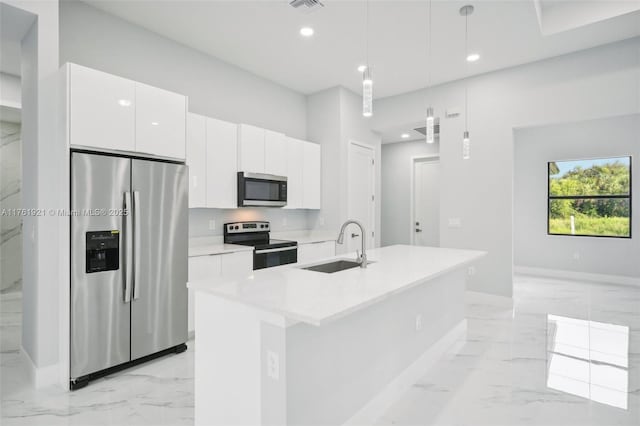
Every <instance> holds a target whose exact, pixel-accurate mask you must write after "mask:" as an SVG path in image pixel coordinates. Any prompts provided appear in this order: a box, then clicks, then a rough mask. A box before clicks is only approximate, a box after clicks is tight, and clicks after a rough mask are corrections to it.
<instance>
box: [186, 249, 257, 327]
mask: <svg viewBox="0 0 640 426" xmlns="http://www.w3.org/2000/svg"><path fill="white" fill-rule="evenodd" d="M251 271H253V251H240V252H235V253H222V254H212V255H209V256H194V257H190V258H189V281H198V280H206V279H210V278H216V277H220V276H223V275H234V274H249V273H251ZM194 302H195V301H194V294H193V291H192V290H191V289H189V307H188V309H189V321H188V323H189V325H188V329H189V332H192V331H194V330H195V324H194V312H193V309H194V307H195V303H194Z"/></svg>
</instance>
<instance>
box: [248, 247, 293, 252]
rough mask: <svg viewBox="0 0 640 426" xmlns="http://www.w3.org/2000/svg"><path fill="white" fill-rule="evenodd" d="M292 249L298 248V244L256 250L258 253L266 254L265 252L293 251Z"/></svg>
mask: <svg viewBox="0 0 640 426" xmlns="http://www.w3.org/2000/svg"><path fill="white" fill-rule="evenodd" d="M291 250H298V246H291V247H279V248H272V249H262V250H256V251H255V253H256V254H264V253H276V252H279V251H291Z"/></svg>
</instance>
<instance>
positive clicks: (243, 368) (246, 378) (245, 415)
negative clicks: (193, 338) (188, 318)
mask: <svg viewBox="0 0 640 426" xmlns="http://www.w3.org/2000/svg"><path fill="white" fill-rule="evenodd" d="M284 324H285V319H284V318H283V317H280V316H278V315H275V314H270V313H267V312H264V311H261V310H259V309H255V308H252V307H250V306H247V305H243V304H240V303H237V302H233V301H229V300H226V299H224V298H220V297H218V296H215V295H213V294H210V293H207V292H204V291H196V292H195V329H196V333H197V336H198V340H197V343H196V344H195V386H194V387H195V424H196V425H207V426H210V425H225V426H228V425H261V424H284V423H285V422H286V419H285V418H284V416H285V404H286V401H285V399H284V389H285V385H286V381H285V378H286V370H285V367H284V363H285V362H286V358H285V356H286V353H285V350H284V338H285V334H284V329H283V328H282V327H284ZM281 326H282V327H281ZM263 333H264V336H263ZM269 351H271V352H273V353H275V354H277V355H278V358H279V359H278V364H277V365H276V366H275V369H276V370H277V371H278V374H279V378H273V377H271V376H270V375H269V373H270V369H269V365H268V363H267V362H268V360H267V356H268V352H269Z"/></svg>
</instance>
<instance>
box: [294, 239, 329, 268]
mask: <svg viewBox="0 0 640 426" xmlns="http://www.w3.org/2000/svg"><path fill="white" fill-rule="evenodd" d="M335 255H336V243H335V241H319V242H315V243H307V244H298V263H311V262H315V261H317V260H320V259H324V258H326V257H332V256H335Z"/></svg>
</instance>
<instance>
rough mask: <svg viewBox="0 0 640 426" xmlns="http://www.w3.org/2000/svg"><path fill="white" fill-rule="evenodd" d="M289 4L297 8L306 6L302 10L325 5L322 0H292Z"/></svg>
mask: <svg viewBox="0 0 640 426" xmlns="http://www.w3.org/2000/svg"><path fill="white" fill-rule="evenodd" d="M289 4H290V5H291V6H293V7H294V8H296V9H298V8H300V7H302V6H304V8H302V9H301V10H303V11H308V12H311V11H313V10H317V9H321V8H323V7H324V4H322V2H321V1H320V0H292V1H290V2H289Z"/></svg>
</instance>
